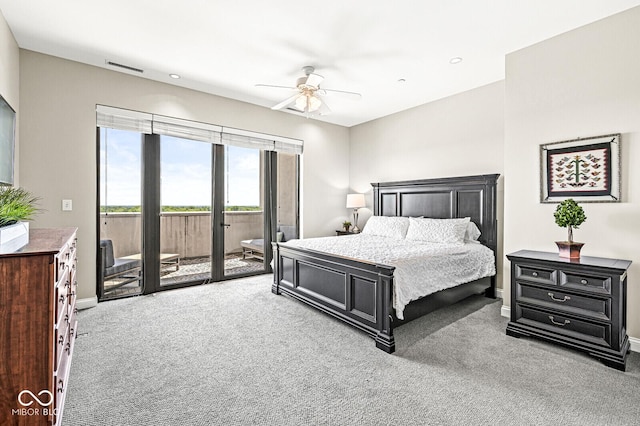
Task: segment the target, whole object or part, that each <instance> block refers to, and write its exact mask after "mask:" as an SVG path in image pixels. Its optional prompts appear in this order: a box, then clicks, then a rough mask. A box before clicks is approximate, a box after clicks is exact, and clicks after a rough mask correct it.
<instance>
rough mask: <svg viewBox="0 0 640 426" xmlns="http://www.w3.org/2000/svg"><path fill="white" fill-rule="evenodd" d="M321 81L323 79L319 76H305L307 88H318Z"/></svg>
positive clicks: (312, 74)
mask: <svg viewBox="0 0 640 426" xmlns="http://www.w3.org/2000/svg"><path fill="white" fill-rule="evenodd" d="M323 80H324V77H323V76H321V75H320V74H314V73H311V74H309V75H308V76H307V81H306V83H305V84H306V85H307V86H313V87H318V86H319V85H320V83H322V81H323Z"/></svg>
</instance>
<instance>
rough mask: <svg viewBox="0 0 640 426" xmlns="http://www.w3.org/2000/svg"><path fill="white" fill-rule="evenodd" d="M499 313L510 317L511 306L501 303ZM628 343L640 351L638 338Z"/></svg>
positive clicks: (633, 350)
mask: <svg viewBox="0 0 640 426" xmlns="http://www.w3.org/2000/svg"><path fill="white" fill-rule="evenodd" d="M500 315H501V316H503V317H506V318H511V307H509V306H505V305H502V308H500ZM629 343H631V351H632V352H640V339H638V338H636V337H629Z"/></svg>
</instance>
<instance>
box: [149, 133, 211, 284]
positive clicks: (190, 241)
mask: <svg viewBox="0 0 640 426" xmlns="http://www.w3.org/2000/svg"><path fill="white" fill-rule="evenodd" d="M212 159H213V145H212V144H210V143H207V142H200V141H194V140H190V139H183V138H176V137H172V136H160V253H159V272H160V285H161V286H175V285H180V284H202V283H207V282H210V281H211V279H212V270H214V268H216V267H218V265H212V262H213V259H212V256H211V253H212V244H211V241H212V233H211V201H212V195H211V194H212V185H213V181H212V167H211V164H212Z"/></svg>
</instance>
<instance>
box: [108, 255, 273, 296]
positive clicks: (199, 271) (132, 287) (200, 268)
mask: <svg viewBox="0 0 640 426" xmlns="http://www.w3.org/2000/svg"><path fill="white" fill-rule="evenodd" d="M224 265H225V275H227V276H229V275H239V274H248V273H259V272H261V271H264V265H263V263H262V260H258V259H250V258H247V259H243V258H242V254H239V253H238V254H229V255H227V256H225V260H224ZM210 277H211V260H210V258H208V257H198V258H190V259H180V266H179V267H178V268H177V270H176V266H175V265H173V264H169V265H163V266H162V271H161V273H160V285H161V286H165V285H173V284H178V283H184V282H192V281H200V282H201V284H205V283H209V282H211V278H210ZM104 288H105V299H110V298H119V297H123V296H134V295H137V294H140V293H141V292H142V288H141V287H140V285H139V283H138V282H137V281H136V282H132V283H129V284H127V285H124V286H118V282H117V280H111V281H105V283H104Z"/></svg>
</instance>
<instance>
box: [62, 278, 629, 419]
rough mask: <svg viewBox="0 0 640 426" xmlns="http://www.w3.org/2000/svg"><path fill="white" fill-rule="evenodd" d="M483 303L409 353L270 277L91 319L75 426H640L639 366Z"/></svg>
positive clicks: (469, 304) (419, 337)
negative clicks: (511, 325)
mask: <svg viewBox="0 0 640 426" xmlns="http://www.w3.org/2000/svg"><path fill="white" fill-rule="evenodd" d="M500 307H501V301H500V300H498V301H494V300H490V299H486V298H484V297H480V296H478V297H471V298H469V299H466V300H464V301H462V302H460V303H458V304H456V305H453V306H451V307H447V308H443V309H440V310H438V311H436V312H433V313H432V314H429V315H427V316H425V317H422V318H419V319H417V320H415V321H413V322H410V323H408V324H406V325H403V326H402V327H399V328H398V329H397V330H396V331H395V337H396V346H397V351H396V352H395V353H394V354H392V355H388V354H385V353H384V352H382V351H380V350H378V349H376V348H375V345H374V342H373V340H372V339H371V338H369V337H368V336H366V335H365V334H364V333H362V332H359V331H358V330H355V329H353V328H350V327H348V326H346V325H344V324H342V323H340V322H338V321H336V320H334V319H333V318H331V317H329V316H327V315H325V314H322V313H320V312H318V311H315V310H313V309H311V308H309V307H307V306H305V305H304V304H302V303H300V302H298V301H296V300H293V299H290V298H288V297H285V296H276V295H274V294H272V293H271V276H269V275H263V276H258V277H251V278H246V279H240V280H233V281H226V282H223V283H216V284H208V285H202V286H198V287H191V288H187V289H181V290H175V291H167V292H162V293H158V294H156V295H150V296H140V297H135V298H130V299H123V300H115V301H110V302H105V303H100V304H99V305H98V306H97V307H95V308H92V309H88V310H85V311H81V312H79V314H78V319H79V325H78V338H77V340H76V346H75V349H74V356H73V362H72V365H71V377H70V380H69V388H68V394H67V400H66V406H65V411H64V418H63V425H65V426H75V425H78V426H80V425H82V426H91V425H394V426H399V425H402V426H405V425H581V426H582V425H637V424H639V423H640V354H638V353H632V354H631V355H630V356H629V359H628V365H627V371H626V372H624V373H623V372H620V371H617V370H614V369H611V368H608V367H606V366H604V365H603V364H601V363H600V362H599V361H598V360H596V359H594V358H591V357H589V356H586V355H584V354H582V353H579V352H575V351H572V350H568V349H565V348H561V347H558V346H553V345H549V344H545V343H542V342H539V341H536V340H533V339H526V338H521V339H516V338H513V337H508V336H506V335H505V327H506V323H507V320H506V318H503V317H501V316H500Z"/></svg>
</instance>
